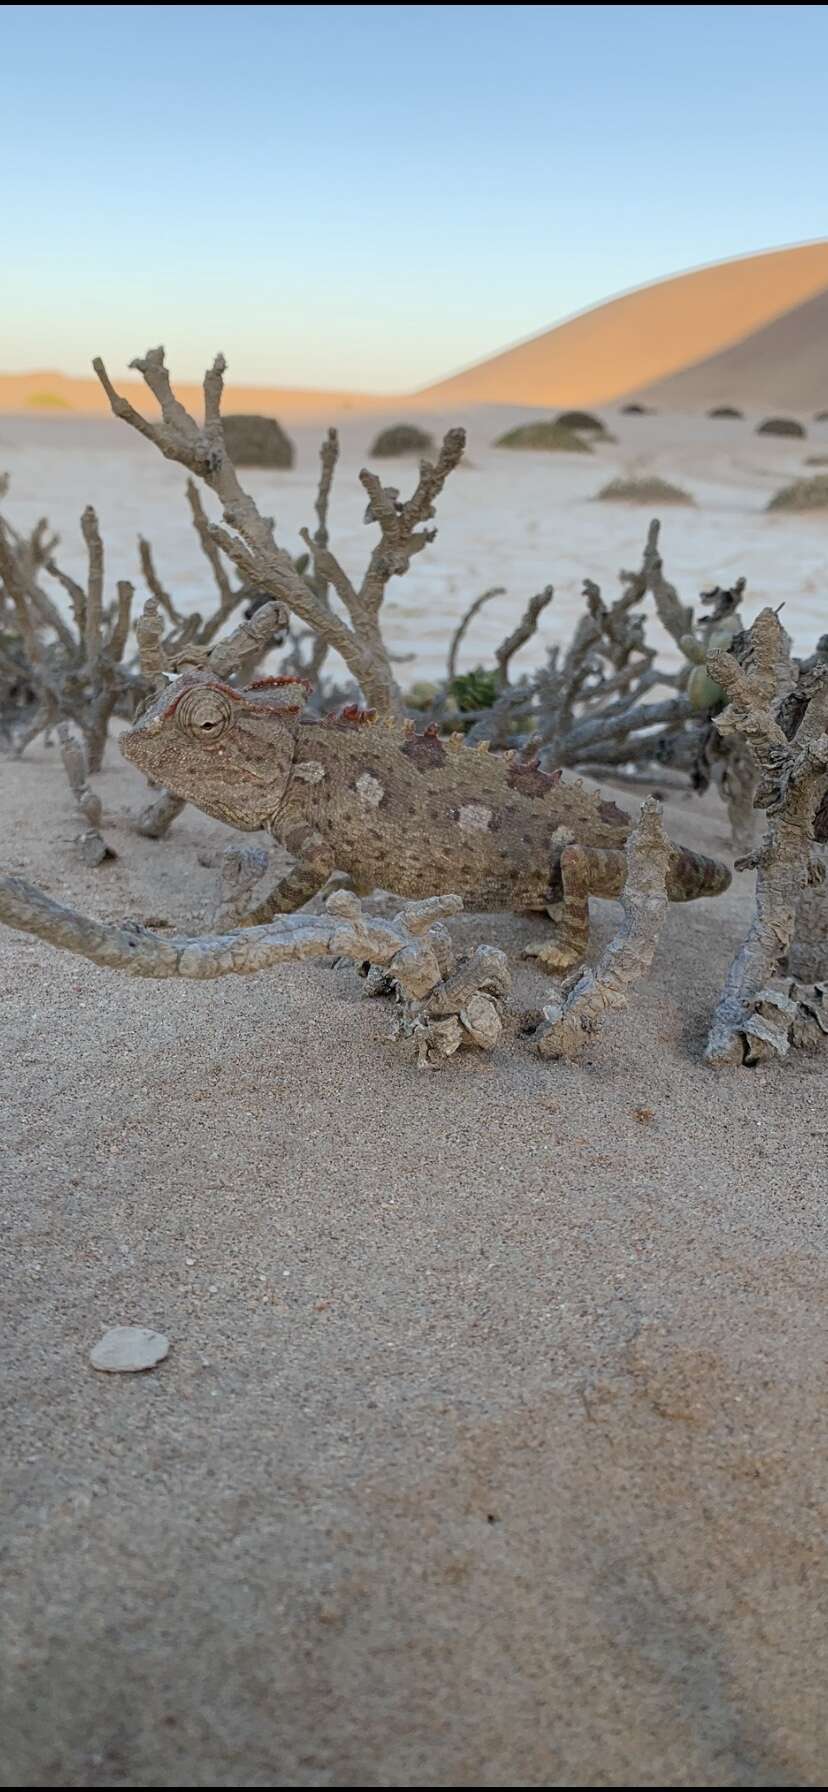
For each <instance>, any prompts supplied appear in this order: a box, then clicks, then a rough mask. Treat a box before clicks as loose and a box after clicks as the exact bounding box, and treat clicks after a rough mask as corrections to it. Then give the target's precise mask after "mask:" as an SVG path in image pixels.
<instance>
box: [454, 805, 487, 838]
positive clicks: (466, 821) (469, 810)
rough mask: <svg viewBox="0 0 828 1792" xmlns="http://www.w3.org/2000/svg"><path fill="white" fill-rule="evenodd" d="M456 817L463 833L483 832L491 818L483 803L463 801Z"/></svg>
mask: <svg viewBox="0 0 828 1792" xmlns="http://www.w3.org/2000/svg"><path fill="white" fill-rule="evenodd" d="M457 819H458V821H459V823H460V826H461V828H463V830H464V832H465V833H467V834H468V833H474V832H475V831H476V832H477V833H481V834H485V832H486V829H487V828H488V826H489V822H490V821H491V819H492V812H491V809H487V808H486V807H485V805H484V804H483V803H465V804H464V805H463V808H462V809H461V810H460V814H459V815H458V817H457Z"/></svg>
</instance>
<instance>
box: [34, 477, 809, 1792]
mask: <svg viewBox="0 0 828 1792" xmlns="http://www.w3.org/2000/svg"><path fill="white" fill-rule="evenodd" d="M458 483H459V481H458ZM99 787H100V789H101V793H102V795H103V796H104V799H105V803H106V808H107V817H108V820H107V827H108V833H109V836H110V839H111V840H112V842H113V844H114V845H116V846H117V848H118V851H119V854H120V856H119V858H118V860H117V862H116V863H114V864H112V865H110V866H108V867H106V868H103V869H101V870H99V871H97V872H92V871H86V870H84V869H83V868H82V867H81V866H80V865H79V863H78V861H77V859H76V857H75V852H74V848H73V845H72V836H73V833H74V823H73V818H72V815H71V813H70V809H69V804H68V800H67V798H66V796H65V794H64V791H63V788H62V783H61V779H60V777H59V775H58V773H57V770H56V767H55V762H54V753H50V752H49V751H48V750H47V749H45V748H44V747H43V746H42V745H39V746H38V747H36V748H35V749H33V750H31V751H30V753H29V754H27V757H26V760H25V761H24V762H23V764H22V765H20V766H12V765H11V764H10V762H9V761H8V760H0V830H1V831H2V842H3V851H2V859H3V862H4V865H5V866H8V867H9V868H10V869H14V870H17V871H20V872H23V873H25V874H26V875H27V876H29V877H30V878H33V879H34V880H35V881H37V882H40V883H41V884H43V885H44V886H45V887H46V888H48V889H49V890H50V892H51V893H52V894H53V895H54V896H55V897H57V898H59V899H63V900H68V901H70V902H72V903H74V904H75V905H76V906H78V907H81V908H84V909H86V910H88V911H90V912H94V913H97V914H100V915H104V916H107V917H110V918H113V919H115V918H121V917H123V916H125V915H129V916H133V917H137V918H142V919H145V920H147V919H150V918H151V917H154V918H155V919H156V921H158V920H166V921H167V922H169V923H171V924H172V925H173V926H175V927H176V928H181V927H186V926H189V925H191V924H192V923H193V922H195V923H196V924H200V925H203V923H204V918H205V915H206V913H207V912H208V909H209V905H210V900H211V896H212V890H213V883H214V875H215V874H214V873H211V872H210V871H208V870H205V869H203V868H202V867H201V866H200V864H199V862H198V858H197V853H198V851H199V850H200V849H204V848H206V847H209V846H210V845H211V844H212V845H213V846H215V845H218V844H223V843H224V842H225V840H226V839H227V833H226V831H225V830H223V829H222V828H220V827H219V826H218V825H217V824H213V823H211V822H209V821H207V820H205V819H204V818H202V817H200V816H198V815H196V814H194V813H193V812H192V811H187V812H186V813H185V815H184V816H182V818H181V819H180V821H179V822H178V823H177V824H176V827H175V830H174V832H173V834H172V835H171V836H170V838H169V840H168V841H167V842H165V843H163V844H153V843H151V842H148V841H145V840H141V839H139V838H138V836H137V835H135V834H134V833H131V832H130V831H129V828H128V825H127V819H126V818H127V816H128V814H129V813H130V812H134V811H135V809H136V808H137V806H138V805H139V803H140V801H141V797H142V786H141V784H140V781H139V780H138V778H137V775H136V774H135V773H134V772H133V771H132V770H131V769H130V768H128V767H126V766H124V765H123V764H122V763H121V762H120V761H118V760H117V755H115V754H114V753H113V755H112V758H111V762H110V764H109V765H108V767H107V769H106V771H105V773H104V774H103V776H102V778H101V780H100V786H99ZM33 814H36V815H37V824H36V826H33V824H32V816H33ZM668 820H669V825H670V828H671V831H672V833H673V835H674V836H678V838H680V839H684V840H685V841H687V842H688V843H689V844H696V845H706V846H707V848H708V849H710V850H714V851H719V852H723V851H724V850H725V848H726V841H725V833H724V827H723V817H722V814H721V812H720V811H719V810H718V809H717V808H716V807H715V805H714V806H711V807H709V808H705V807H699V806H697V805H696V804H694V803H693V802H691V801H689V800H685V799H681V800H676V801H673V802H671V803H670V805H669V806H668ZM749 899H750V881H749V879H748V878H747V877H745V876H742V877H739V878H737V879H736V882H735V885H734V887H733V889H732V890H731V891H730V892H729V893H728V895H727V896H726V897H724V898H721V899H719V900H718V901H717V902H715V903H701V904H696V905H693V906H690V907H686V908H674V909H672V910H671V912H670V915H669V920H668V925H667V928H666V932H665V935H664V938H663V941H662V944H661V947H660V950H659V952H658V955H657V959H656V962H655V965H654V969H653V974H652V977H651V979H650V980H649V982H648V984H647V986H646V988H645V989H644V991H643V992H642V994H641V997H640V999H639V1000H638V1001H637V1002H636V1004H635V1006H634V1008H633V1009H632V1010H631V1011H630V1012H629V1014H628V1015H627V1016H625V1017H617V1018H616V1020H615V1022H614V1024H613V1025H612V1026H611V1027H608V1028H607V1030H606V1032H605V1033H604V1034H603V1035H602V1036H601V1038H600V1040H599V1041H598V1042H597V1043H596V1044H595V1046H594V1048H593V1050H592V1052H591V1054H590V1056H589V1057H587V1058H586V1059H585V1061H584V1062H582V1063H581V1064H580V1065H579V1066H577V1067H564V1066H550V1065H544V1064H543V1063H541V1062H540V1061H539V1060H538V1059H537V1058H536V1057H534V1056H533V1055H532V1054H531V1052H530V1050H529V1047H528V1045H527V1044H526V1043H525V1042H523V1041H521V1040H520V1039H516V1040H514V1041H513V1042H512V1043H511V1044H510V1045H509V1047H508V1049H505V1048H504V1049H503V1050H502V1051H500V1052H498V1054H497V1055H496V1057H495V1058H494V1060H493V1061H491V1062H486V1063H484V1062H482V1061H480V1060H475V1059H473V1058H466V1059H464V1060H463V1061H462V1062H457V1061H455V1062H453V1063H452V1064H451V1065H450V1066H449V1067H448V1068H446V1069H445V1070H444V1071H442V1072H439V1073H433V1074H428V1073H421V1072H417V1071H416V1070H415V1069H414V1068H413V1066H412V1065H411V1064H410V1063H409V1061H408V1060H407V1058H406V1056H405V1052H404V1050H402V1049H401V1048H400V1046H398V1045H397V1044H394V1043H392V1042H390V1040H389V1038H388V1032H389V1011H388V1008H387V1006H385V1005H384V1004H382V1003H376V1002H374V1003H371V1002H365V1001H363V1000H361V998H360V988H359V985H358V981H357V979H356V978H355V976H354V975H353V974H352V973H351V972H349V971H344V972H343V971H331V970H326V969H324V968H323V967H321V966H320V967H305V968H302V969H295V970H294V969H292V968H291V969H289V970H284V971H281V972H278V973H274V974H272V975H267V976H262V977H259V978H249V979H247V978H245V979H238V980H235V979H233V980H231V979H227V980H225V981H223V982H221V983H212V984H205V985H202V986H199V987H193V986H181V987H177V986H172V985H170V984H151V983H143V984H142V983H139V982H129V981H128V980H126V979H124V978H120V977H116V976H114V975H108V974H107V973H106V972H104V971H102V970H99V969H97V968H95V967H93V966H90V965H87V964H86V963H85V962H83V961H81V960H78V959H73V958H70V957H68V956H65V955H62V954H59V953H57V952H54V951H52V950H50V949H49V948H47V947H45V946H43V945H41V944H40V943H39V942H37V941H35V940H30V939H27V938H25V937H24V936H23V935H19V934H14V933H12V932H10V931H6V930H3V929H0V1001H2V1035H3V1053H2V1058H1V1059H0V1064H2V1071H0V1078H1V1079H2V1115H3V1124H2V1136H1V1137H0V1189H1V1190H2V1206H3V1214H4V1227H3V1260H4V1272H5V1275H4V1279H5V1288H6V1300H5V1304H6V1325H5V1341H4V1345H3V1359H4V1370H5V1374H4V1377H3V1382H4V1403H5V1413H4V1421H3V1438H4V1449H3V1469H2V1476H3V1483H4V1491H3V1497H2V1509H3V1513H4V1519H3V1531H4V1545H5V1547H4V1554H3V1568H2V1613H3V1615H2V1626H1V1627H0V1628H1V1631H2V1644H1V1645H0V1649H1V1651H2V1676H1V1677H0V1684H2V1713H1V1714H0V1735H2V1737H3V1743H2V1760H3V1768H2V1771H3V1774H4V1776H5V1777H4V1778H3V1780H2V1783H3V1784H5V1785H15V1784H24V1785H35V1784H41V1783H42V1784H45V1785H47V1786H67V1785H68V1786H84V1787H95V1786H101V1787H109V1786H148V1785H152V1784H159V1785H163V1786H188V1785H196V1786H238V1785H246V1786H274V1785H275V1786H297V1785H298V1786H350V1785H355V1784H360V1783H364V1784H366V1785H369V1786H383V1785H392V1786H412V1785H427V1786H443V1785H463V1786H466V1785H468V1786H471V1785H484V1786H500V1785H507V1784H510V1783H512V1784H517V1785H527V1786H546V1785H561V1786H587V1785H590V1784H596V1785H601V1786H629V1785H645V1786H656V1785H658V1784H661V1783H664V1784H667V1785H670V1786H698V1785H704V1786H740V1787H741V1786H773V1785H790V1786H811V1785H814V1786H815V1785H821V1784H824V1774H825V1760H826V1742H828V1719H827V1718H826V1704H825V1670H826V1659H827V1654H826V1622H825V1620H826V1575H825V1534H826V1533H825V1526H826V1510H825V1491H826V1489H825V1445H826V1429H828V1420H827V1419H826V1399H825V1374H824V1361H825V1352H824V1318H823V1315H824V1311H825V1307H824V1301H825V1293H826V1289H825V1280H826V1278H825V1229H824V1196H825V1162H826V1140H828V1113H826V1104H825V1073H824V1065H823V1066H820V1065H819V1063H818V1062H816V1061H813V1060H806V1061H800V1062H799V1063H797V1064H796V1065H791V1066H788V1067H784V1068H783V1067H767V1068H764V1067H763V1068H761V1069H758V1070H755V1071H752V1072H746V1071H743V1072H730V1073H726V1074H720V1075H716V1074H714V1073H712V1072H711V1071H709V1070H706V1069H705V1068H704V1067H703V1065H702V1063H701V1050H702V1045H703V1040H704V1034H705V1026H706V1022H707V1019H708V1017H709V1014H710V1011H711V1007H712V1004H713V1001H714V998H715V995H716V992H717V989H718V987H719V985H720V983H721V979H722V976H723V973H724V970H725V967H726V964H727V961H728V958H729V956H730V953H731V951H732V949H733V947H734V944H735V942H736V940H737V939H738V938H739V936H740V933H741V931H742V930H743V928H744V925H745V918H746V915H747V912H748V907H749ZM596 909H597V914H596V928H595V934H596V945H598V946H600V945H601V944H602V943H603V942H604V941H605V940H606V939H607V938H608V936H609V933H610V931H611V929H612V927H613V925H614V922H615V919H616V911H615V909H614V908H613V907H612V905H596ZM459 929H460V932H461V934H462V935H463V937H465V938H468V939H472V938H479V937H488V938H490V939H493V940H495V941H496V943H498V944H500V945H503V946H505V947H506V948H508V949H509V950H510V951H515V952H516V951H517V950H518V949H519V947H520V945H521V943H522V942H523V941H525V940H526V939H527V938H528V937H530V935H531V934H532V933H533V932H534V927H533V926H532V925H531V924H530V923H528V922H519V921H515V920H512V919H508V918H499V917H495V918H494V919H492V918H487V919H486V920H485V922H484V921H483V920H482V919H480V920H475V919H474V918H468V919H464V921H463V922H462V923H460V924H459ZM545 987H546V986H545V985H542V984H541V982H540V980H539V978H538V977H537V975H536V973H535V972H534V971H532V970H530V969H529V968H528V967H527V968H524V969H521V970H520V971H519V974H518V977H517V981H516V991H515V994H516V1000H517V1002H518V1003H521V1002H526V1003H536V1002H538V1001H539V1000H540V999H542V996H543V991H544V989H545ZM126 1323H138V1324H147V1325H150V1326H154V1327H158V1328H160V1329H162V1330H163V1331H165V1332H166V1333H167V1334H168V1336H169V1337H170V1339H171V1340H172V1349H171V1353H170V1356H169V1358H168V1360H167V1361H166V1362H165V1363H164V1364H163V1365H162V1366H161V1367H160V1368H159V1369H157V1370H156V1371H155V1372H153V1373H152V1374H150V1375H145V1376H136V1377H107V1376H102V1375H99V1374H96V1373H95V1372H94V1371H93V1370H92V1368H91V1367H90V1366H89V1362H88V1354H89V1351H90V1349H91V1347H92V1346H93V1345H94V1343H95V1342H96V1340H97V1338H98V1337H99V1335H100V1334H101V1332H102V1331H103V1330H104V1329H105V1328H107V1327H109V1326H111V1325H114V1324H126Z"/></svg>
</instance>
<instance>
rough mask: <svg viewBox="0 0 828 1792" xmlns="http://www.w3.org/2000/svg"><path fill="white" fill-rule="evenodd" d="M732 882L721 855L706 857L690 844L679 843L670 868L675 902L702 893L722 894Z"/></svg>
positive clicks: (669, 889) (669, 885)
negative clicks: (719, 857)
mask: <svg viewBox="0 0 828 1792" xmlns="http://www.w3.org/2000/svg"><path fill="white" fill-rule="evenodd" d="M730 882H731V872H730V871H729V869H728V867H727V865H723V864H722V863H721V860H719V859H706V858H705V857H704V854H703V853H700V852H691V851H690V848H689V846H676V847H674V848H673V855H672V858H671V860H670V866H669V870H668V872H667V895H668V896H669V898H670V901H671V902H695V901H696V898H697V897H698V896H721V894H722V891H723V890H726V889H727V888H728V886H729V884H730Z"/></svg>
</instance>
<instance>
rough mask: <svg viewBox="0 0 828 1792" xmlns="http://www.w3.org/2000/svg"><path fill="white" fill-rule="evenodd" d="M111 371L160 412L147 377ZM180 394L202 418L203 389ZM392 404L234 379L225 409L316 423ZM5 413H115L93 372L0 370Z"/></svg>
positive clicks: (140, 405) (144, 407)
mask: <svg viewBox="0 0 828 1792" xmlns="http://www.w3.org/2000/svg"><path fill="white" fill-rule="evenodd" d="M109 371H110V374H111V375H112V378H113V380H114V382H115V384H116V385H117V387H118V390H119V392H123V393H125V394H126V395H127V397H129V398H130V399H131V401H132V403H133V404H134V405H135V408H136V410H138V411H141V412H142V414H143V415H144V416H147V417H151V416H154V415H156V414H157V406H156V404H155V401H154V399H153V398H152V397H151V396H150V394H149V392H148V391H147V388H146V386H145V385H144V384H143V381H142V380H139V379H136V377H135V375H134V374H131V373H130V374H126V375H124V374H123V373H122V370H121V368H120V367H116V366H114V365H113V366H111V367H110V369H109ZM174 373H175V369H174V368H173V374H174ZM176 392H177V394H178V397H179V398H180V399H181V401H182V403H183V404H185V405H186V406H187V409H188V410H190V411H194V412H195V414H196V416H198V415H199V414H200V411H201V406H202V403H203V398H202V391H201V387H200V386H199V385H196V384H195V383H193V382H189V383H187V382H179V381H176ZM388 403H389V400H388V399H387V398H377V397H376V396H373V397H372V396H371V394H370V393H364V392H323V391H318V392H317V391H304V390H303V389H302V388H298V387H297V388H294V387H285V386H236V385H233V384H232V382H228V384H227V385H226V386H225V396H224V409H225V412H229V411H257V412H259V413H260V414H261V415H263V416H265V417H268V416H274V417H281V418H282V419H285V420H287V421H292V420H295V421H297V422H304V423H307V422H312V421H313V420H314V419H315V418H322V419H323V421H325V422H327V421H329V420H330V418H331V417H338V416H340V415H341V414H342V413H343V412H347V411H352V410H358V411H371V410H382V409H383V408H384V407H385V406H387V405H388ZM3 411H6V412H9V411H11V412H21V411H26V412H28V411H32V412H37V413H38V414H39V415H41V416H54V417H55V418H59V417H62V416H65V415H66V414H67V412H73V413H74V414H75V415H76V416H82V417H102V416H109V404H108V402H107V399H106V395H105V393H104V391H103V388H102V387H101V386H100V385H99V383H98V381H97V380H96V379H95V377H94V375H93V374H90V376H89V378H88V379H73V378H72V377H71V375H69V374H66V373H58V372H56V371H54V370H51V369H49V370H47V371H45V372H44V371H40V372H35V373H0V412H3Z"/></svg>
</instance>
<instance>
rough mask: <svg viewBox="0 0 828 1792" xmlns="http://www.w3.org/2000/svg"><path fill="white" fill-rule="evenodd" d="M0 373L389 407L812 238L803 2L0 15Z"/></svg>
mask: <svg viewBox="0 0 828 1792" xmlns="http://www.w3.org/2000/svg"><path fill="white" fill-rule="evenodd" d="M0 17H1V18H2V41H1V43H0V167H2V169H3V172H4V182H3V188H4V193H3V242H2V252H1V255H0V369H2V370H3V371H7V372H9V371H20V370H27V369H35V368H37V369H46V368H57V369H60V370H61V371H63V372H64V373H70V374H83V373H86V372H88V370H89V362H90V360H91V357H92V355H93V354H103V356H104V358H105V360H106V361H107V364H108V366H109V367H110V370H111V371H112V372H113V374H114V373H115V372H116V371H120V370H121V369H122V368H123V367H124V366H125V365H126V363H127V362H128V361H129V360H130V359H131V358H132V357H133V355H135V354H138V353H143V351H144V350H145V349H146V348H147V346H148V345H149V344H151V343H155V342H159V341H162V342H163V343H164V344H165V347H166V349H167V357H168V363H169V365H170V366H171V367H172V368H173V369H174V371H175V373H176V376H177V377H178V378H179V379H191V378H192V379H197V378H200V376H201V373H202V371H203V368H204V366H205V365H206V364H207V363H208V362H209V361H210V360H212V357H213V355H214V353H215V352H216V350H217V349H218V348H220V349H222V350H223V352H224V353H225V355H226V356H227V359H228V363H229V369H230V376H231V377H232V379H233V381H234V382H237V381H238V382H242V383H248V384H255V383H262V384H268V385H288V386H314V387H335V388H341V389H352V390H359V391H364V392H391V391H406V390H413V389H416V388H417V387H418V386H422V385H426V384H428V383H430V382H431V381H432V380H434V379H437V378H439V377H442V376H444V375H446V374H448V373H451V372H454V371H456V370H457V369H458V368H459V367H462V366H466V365H468V364H470V363H472V362H474V361H476V360H480V359H482V358H484V357H485V356H486V355H488V354H490V353H493V352H496V351H497V350H499V349H501V348H503V347H506V346H507V345H509V344H511V343H513V342H516V341H519V340H521V339H522V338H524V337H526V336H530V335H533V334H535V333H536V332H538V331H540V330H543V329H545V328H548V327H549V326H551V325H552V324H554V323H557V322H560V321H561V320H562V319H563V318H565V317H567V316H570V315H571V314H572V313H573V312H576V311H580V310H582V309H584V308H585V307H586V306H589V305H592V304H596V303H598V302H600V301H601V300H603V299H605V298H609V297H612V296H613V295H615V294H616V293H619V292H622V291H625V290H627V289H628V288H630V287H633V286H639V285H643V284H645V283H647V282H648V281H650V280H654V279H658V278H661V277H663V276H667V275H669V274H672V273H676V272H679V271H681V270H684V269H687V268H691V267H696V266H699V265H702V264H704V263H706V262H711V261H717V260H721V259H723V258H726V257H729V256H733V255H739V254H748V253H751V252H753V251H758V250H762V249H768V248H774V247H781V246H783V245H787V244H791V243H797V242H804V241H808V240H811V239H813V238H815V237H819V236H822V235H824V234H826V203H825V193H826V185H825V173H826V167H828V113H826V108H825V100H824V88H825V70H826V67H828V6H785V7H783V6H508V7H503V6H379V5H377V6H238V5H237V6H235V7H232V8H231V7H228V6H225V5H220V6H219V5H216V6H195V5H194V6H4V7H3V8H2V14H1V15H0Z"/></svg>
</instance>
